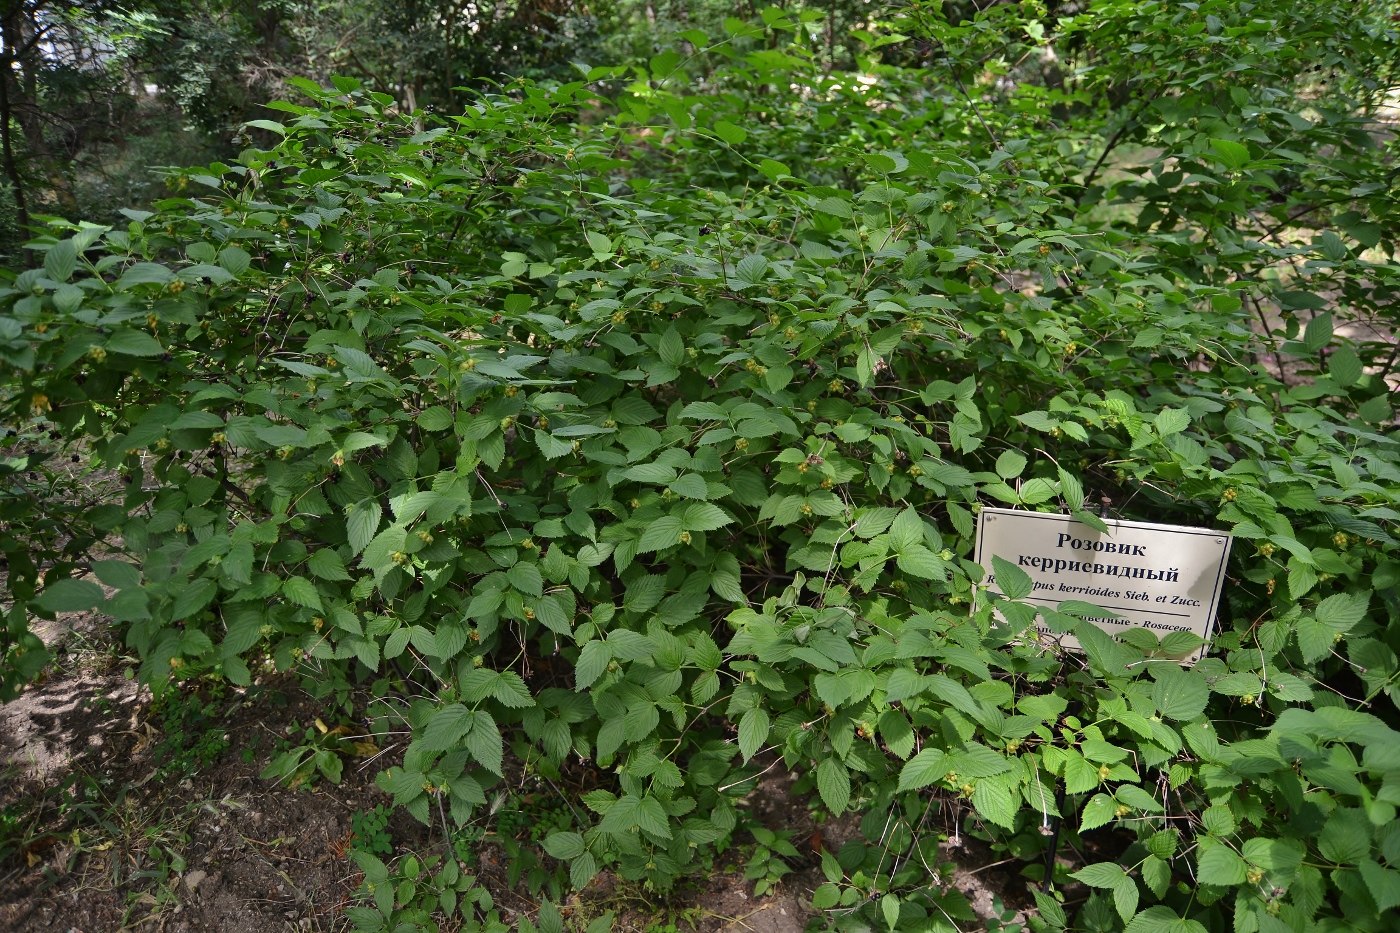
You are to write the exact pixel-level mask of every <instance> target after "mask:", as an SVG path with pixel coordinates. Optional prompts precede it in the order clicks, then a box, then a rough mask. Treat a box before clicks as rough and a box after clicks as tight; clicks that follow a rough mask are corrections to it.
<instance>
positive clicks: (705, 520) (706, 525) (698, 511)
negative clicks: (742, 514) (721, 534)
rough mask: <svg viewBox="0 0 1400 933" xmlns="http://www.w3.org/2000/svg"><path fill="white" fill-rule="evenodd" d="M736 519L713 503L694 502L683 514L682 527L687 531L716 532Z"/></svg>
mask: <svg viewBox="0 0 1400 933" xmlns="http://www.w3.org/2000/svg"><path fill="white" fill-rule="evenodd" d="M732 521H734V519H732V518H730V517H729V516H728V515H727V514H726V513H725V511H724V509H721V508H720V507H719V506H717V505H715V504H714V503H712V502H692V503H690V504H689V505H687V506H686V507H685V508H684V509H683V510H682V512H681V526H682V527H683V528H684V530H686V531H714V530H715V529H716V528H723V527H724V526H725V525H728V524H729V523H730V522H732Z"/></svg>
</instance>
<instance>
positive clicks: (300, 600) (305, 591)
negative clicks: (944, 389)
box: [282, 576, 321, 609]
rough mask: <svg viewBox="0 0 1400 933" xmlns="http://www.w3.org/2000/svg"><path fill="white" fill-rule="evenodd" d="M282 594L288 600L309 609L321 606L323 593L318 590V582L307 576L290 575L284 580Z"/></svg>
mask: <svg viewBox="0 0 1400 933" xmlns="http://www.w3.org/2000/svg"><path fill="white" fill-rule="evenodd" d="M282 595H283V596H285V597H286V598H287V600H288V602H292V603H295V604H296V605H298V606H303V607H305V608H307V609H320V608H321V594H320V593H319V592H318V591H317V590H316V584H314V583H312V582H311V581H310V580H308V579H306V578H305V577H296V576H293V577H288V578H287V579H285V580H283V581H282Z"/></svg>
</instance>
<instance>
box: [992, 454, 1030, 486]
mask: <svg viewBox="0 0 1400 933" xmlns="http://www.w3.org/2000/svg"><path fill="white" fill-rule="evenodd" d="M1025 468H1026V455H1025V454H1023V453H1021V452H1020V451H1019V450H1007V451H1003V452H1002V455H1001V456H1000V457H997V465H996V470H997V475H998V476H1000V477H1001V478H1002V479H1015V478H1016V477H1018V476H1020V475H1021V471H1022V470H1024V469H1025Z"/></svg>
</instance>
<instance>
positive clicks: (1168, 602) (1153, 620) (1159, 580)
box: [975, 508, 1231, 663]
mask: <svg viewBox="0 0 1400 933" xmlns="http://www.w3.org/2000/svg"><path fill="white" fill-rule="evenodd" d="M1104 524H1105V525H1107V526H1108V531H1107V532H1106V533H1105V532H1101V531H1098V530H1097V529H1095V528H1091V527H1090V526H1088V525H1086V524H1084V523H1083V522H1079V521H1076V520H1075V519H1073V518H1071V517H1070V516H1068V515H1053V514H1047V513H1043V512H1024V511H1020V510H1016V509H993V508H983V509H982V510H981V512H980V513H979V515H978V520H977V550H976V556H975V559H976V561H977V563H979V564H981V565H982V568H983V569H984V570H986V571H987V583H988V586H989V587H990V588H991V589H992V590H993V591H995V592H997V593H1001V592H1002V591H1001V589H1000V588H999V587H998V586H997V583H996V575H995V573H994V572H993V568H992V557H993V556H996V557H1000V558H1001V559H1002V560H1004V561H1006V562H1008V563H1011V564H1015V565H1016V566H1017V567H1020V568H1021V569H1022V570H1024V571H1025V572H1026V574H1027V575H1029V576H1030V578H1031V582H1032V583H1033V584H1034V587H1033V589H1032V590H1031V593H1030V595H1029V596H1027V597H1026V601H1027V602H1030V603H1032V604H1035V605H1040V606H1048V607H1051V608H1054V607H1056V606H1058V605H1059V604H1060V603H1062V602H1065V601H1067V600H1075V601H1077V602H1080V603H1092V604H1094V605H1095V606H1098V607H1099V608H1101V609H1107V610H1109V611H1110V612H1112V613H1113V614H1114V615H1115V616H1116V618H1114V617H1103V618H1089V619H1088V621H1090V622H1092V623H1093V624H1094V625H1096V626H1097V627H1098V628H1100V629H1102V630H1103V631H1105V632H1107V633H1108V634H1109V635H1113V636H1115V637H1116V636H1118V635H1119V634H1120V633H1122V632H1123V631H1125V630H1127V629H1132V628H1144V629H1147V630H1148V631H1151V632H1153V633H1155V634H1156V635H1157V636H1158V637H1159V638H1162V637H1165V636H1168V635H1171V634H1172V633H1173V632H1192V633H1194V634H1196V635H1199V636H1200V637H1201V638H1202V639H1204V640H1206V641H1209V639H1210V630H1211V624H1212V623H1213V622H1214V620H1215V611H1216V607H1217V606H1218V605H1219V602H1220V588H1221V585H1222V584H1223V583H1224V582H1225V561H1226V558H1228V557H1229V556H1230V540H1231V539H1230V535H1228V534H1225V533H1224V532H1220V531H1213V530H1211V529H1209V528H1192V527H1190V526H1186V525H1159V524H1155V523H1153V522H1129V521H1117V520H1114V519H1104ZM1039 631H1040V633H1041V635H1042V636H1049V637H1051V638H1054V639H1058V641H1059V642H1060V644H1062V645H1064V646H1066V647H1069V648H1075V649H1078V648H1079V641H1078V640H1077V639H1076V638H1074V636H1073V635H1062V634H1058V633H1053V632H1051V631H1050V630H1049V629H1048V628H1046V627H1045V626H1043V625H1040V626H1039ZM1206 647H1207V646H1206V645H1202V646H1201V647H1199V648H1197V649H1195V650H1194V651H1191V652H1188V653H1186V654H1184V655H1183V656H1182V657H1181V658H1180V659H1179V660H1181V661H1182V662H1183V663H1186V662H1190V663H1194V662H1196V661H1198V660H1200V658H1201V656H1202V655H1203V654H1204V653H1205V650H1206Z"/></svg>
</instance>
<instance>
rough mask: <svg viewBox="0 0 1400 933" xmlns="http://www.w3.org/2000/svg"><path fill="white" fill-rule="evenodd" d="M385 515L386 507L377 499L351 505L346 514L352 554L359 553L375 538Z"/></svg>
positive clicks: (346, 526) (348, 538)
mask: <svg viewBox="0 0 1400 933" xmlns="http://www.w3.org/2000/svg"><path fill="white" fill-rule="evenodd" d="M383 517H384V509H383V507H382V506H380V504H379V502H378V501H377V500H374V499H365V500H364V501H361V502H357V503H355V504H354V505H352V506H350V511H349V513H348V514H347V515H346V516H345V533H346V539H347V540H348V542H349V544H350V553H351V555H352V556H353V555H356V554H359V553H360V552H361V551H363V550H364V549H365V548H366V547H368V546H369V543H370V541H372V540H374V537H375V534H376V533H377V532H378V530H379V522H380V520H381V519H382V518H383Z"/></svg>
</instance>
